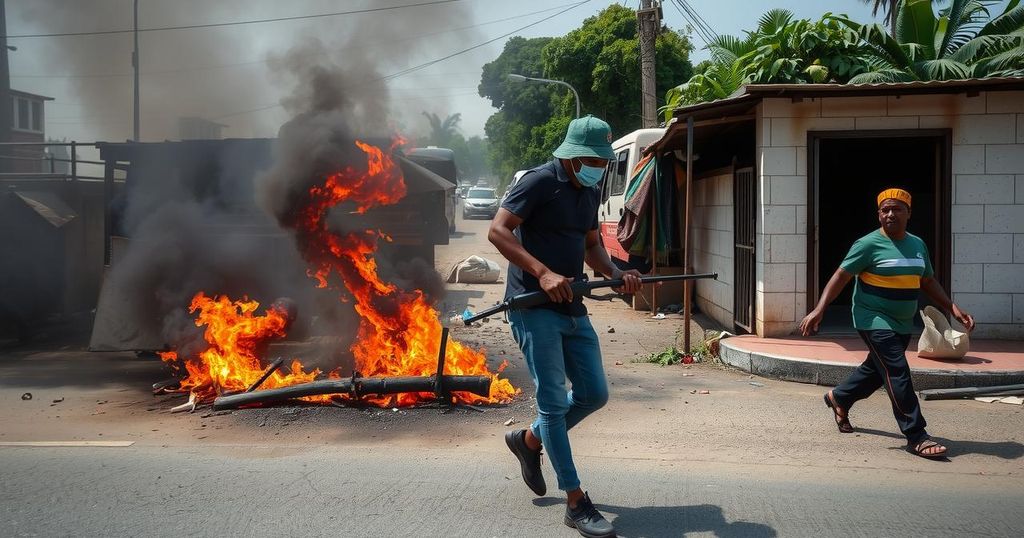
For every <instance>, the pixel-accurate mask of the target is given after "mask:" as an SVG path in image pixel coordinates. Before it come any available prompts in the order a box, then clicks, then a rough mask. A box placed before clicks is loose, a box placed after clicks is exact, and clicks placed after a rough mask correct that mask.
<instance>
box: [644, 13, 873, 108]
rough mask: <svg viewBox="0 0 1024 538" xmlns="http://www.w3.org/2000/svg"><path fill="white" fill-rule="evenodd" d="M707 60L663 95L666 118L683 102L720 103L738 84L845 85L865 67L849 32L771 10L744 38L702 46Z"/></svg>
mask: <svg viewBox="0 0 1024 538" xmlns="http://www.w3.org/2000/svg"><path fill="white" fill-rule="evenodd" d="M708 49H709V51H710V53H711V61H710V62H709V63H708V64H704V65H703V69H702V70H701V71H700V72H698V73H697V74H696V75H694V76H693V77H692V78H690V79H689V80H688V81H687V82H686V83H684V84H681V85H679V86H676V87H675V88H672V89H670V90H669V91H668V94H667V95H666V106H665V107H664V108H663V109H662V110H663V111H664V112H665V115H666V120H667V119H668V118H670V117H671V115H672V110H674V109H675V108H676V107H678V106H681V105H686V104H693V103H700V102H704V101H712V100H715V99H724V98H726V97H728V96H730V95H732V93H733V92H735V91H736V90H738V89H739V88H740V87H741V86H743V85H744V84H768V83H778V84H803V83H822V82H832V83H845V82H847V81H849V80H850V79H851V78H852V77H854V76H856V75H858V74H860V73H862V72H864V71H866V70H867V69H868V63H867V59H866V55H865V53H864V50H863V46H862V45H861V43H860V40H859V39H858V37H857V35H856V34H855V32H854V31H853V30H851V29H849V28H847V27H845V26H844V25H843V24H841V23H840V22H839V21H838V20H835V19H834V18H832V17H831V15H830V14H826V15H825V16H823V17H822V18H821V19H820V20H818V21H811V20H807V19H797V20H794V18H793V14H792V13H791V12H789V11H787V10H784V9H773V10H771V11H768V12H767V13H765V14H764V15H763V16H762V17H761V19H760V20H759V21H758V25H757V28H756V29H755V30H753V31H751V32H747V35H746V37H745V38H737V37H734V36H728V35H723V36H720V37H718V38H716V39H715V40H714V41H712V42H711V43H709V44H708Z"/></svg>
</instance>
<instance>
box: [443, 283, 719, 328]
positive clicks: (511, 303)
mask: <svg viewBox="0 0 1024 538" xmlns="http://www.w3.org/2000/svg"><path fill="white" fill-rule="evenodd" d="M703 278H712V279H715V280H717V279H718V273H696V274H692V275H658V276H642V277H640V283H641V284H655V283H657V282H674V281H678V280H698V279H703ZM623 285H625V281H623V280H622V279H621V278H616V279H610V280H592V281H591V280H586V281H580V282H573V283H572V284H571V287H572V294H573V296H574V297H575V296H577V295H583V294H584V293H586V292H588V291H590V290H595V289H597V288H618V287H622V286H623ZM550 300H551V299H550V298H549V297H548V294H547V293H544V292H543V291H533V292H530V293H524V294H521V295H516V296H515V297H512V298H511V299H506V300H505V301H504V302H502V303H500V304H497V305H494V306H492V307H491V308H488V309H486V310H483V311H480V312H478V313H477V314H475V315H473V316H471V317H468V318H465V319H463V320H462V321H463V323H465V324H466V325H471V324H472V323H473V322H474V321H480V320H481V319H484V318H486V317H489V316H493V315H494V314H498V313H500V312H504V311H506V310H518V309H520V308H530V307H533V306H537V305H542V304H544V303H546V302H548V301H550Z"/></svg>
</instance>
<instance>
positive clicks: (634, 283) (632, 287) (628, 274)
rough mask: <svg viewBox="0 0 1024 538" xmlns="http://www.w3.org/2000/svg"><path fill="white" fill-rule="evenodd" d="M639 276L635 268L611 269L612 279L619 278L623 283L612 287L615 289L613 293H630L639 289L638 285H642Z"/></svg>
mask: <svg viewBox="0 0 1024 538" xmlns="http://www.w3.org/2000/svg"><path fill="white" fill-rule="evenodd" d="M640 276H641V274H640V271H637V270H636V269H630V270H629V271H623V270H621V269H616V270H614V271H612V280H618V279H620V278H621V279H622V280H623V282H624V285H623V286H621V287H618V288H612V289H613V290H615V293H628V294H630V295H632V294H634V293H636V292H638V291H640V286H642V285H643V284H641V283H640Z"/></svg>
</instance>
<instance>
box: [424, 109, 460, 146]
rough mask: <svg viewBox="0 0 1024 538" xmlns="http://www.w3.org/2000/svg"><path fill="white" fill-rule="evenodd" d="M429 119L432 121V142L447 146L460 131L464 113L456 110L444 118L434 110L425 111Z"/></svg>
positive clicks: (430, 137)
mask: <svg viewBox="0 0 1024 538" xmlns="http://www.w3.org/2000/svg"><path fill="white" fill-rule="evenodd" d="M423 115H424V116H426V118H427V121H428V122H430V136H429V139H430V143H431V144H433V145H436V146H442V147H446V146H448V145H449V143H450V142H451V140H452V139H453V138H455V135H457V134H458V133H459V122H460V121H462V114H461V113H459V112H456V113H455V114H451V115H449V116H448V117H446V118H445V119H444V120H442V119H441V118H440V116H438V115H437V114H434V113H433V112H426V111H424V112H423Z"/></svg>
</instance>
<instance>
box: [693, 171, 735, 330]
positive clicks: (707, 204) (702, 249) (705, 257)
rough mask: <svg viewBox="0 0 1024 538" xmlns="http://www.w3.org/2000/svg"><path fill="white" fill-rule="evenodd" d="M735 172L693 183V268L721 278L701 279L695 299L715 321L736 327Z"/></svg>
mask: <svg viewBox="0 0 1024 538" xmlns="http://www.w3.org/2000/svg"><path fill="white" fill-rule="evenodd" d="M732 188H733V177H732V173H731V172H730V173H726V174H721V175H716V176H713V177H706V178H701V179H697V180H695V181H694V183H693V193H694V197H693V213H694V219H693V224H694V227H693V230H692V233H693V236H692V238H693V267H694V270H695V271H696V272H698V273H704V272H714V273H718V280H698V281H697V286H696V292H695V294H694V300H695V301H696V302H697V306H699V307H700V309H701V310H702V311H703V312H705V313H707V314H708V315H709V316H710V317H711V318H713V319H714V320H715V321H717V322H719V323H721V324H722V325H723V326H725V327H726V328H728V329H730V330H731V328H732V326H733V283H734V282H735V280H734V277H733V273H734V269H733V267H734V266H733V259H734V254H733V252H734V248H733V247H734V243H735V239H734V232H733V230H734V220H733V192H732Z"/></svg>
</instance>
